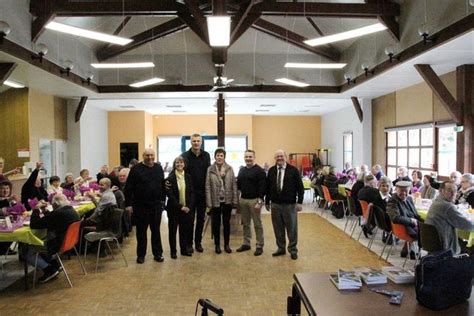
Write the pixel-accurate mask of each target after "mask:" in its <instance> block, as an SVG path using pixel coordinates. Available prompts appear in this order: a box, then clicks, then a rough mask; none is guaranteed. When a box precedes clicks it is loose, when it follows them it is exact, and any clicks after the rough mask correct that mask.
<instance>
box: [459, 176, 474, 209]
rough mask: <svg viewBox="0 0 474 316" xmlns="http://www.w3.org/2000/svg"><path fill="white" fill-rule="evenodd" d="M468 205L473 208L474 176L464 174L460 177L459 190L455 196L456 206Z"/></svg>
mask: <svg viewBox="0 0 474 316" xmlns="http://www.w3.org/2000/svg"><path fill="white" fill-rule="evenodd" d="M466 203H467V204H469V205H470V206H471V207H474V175H473V174H472V173H465V174H463V175H462V177H461V188H460V189H459V191H458V194H457V195H456V204H466Z"/></svg>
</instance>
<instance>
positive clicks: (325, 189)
mask: <svg viewBox="0 0 474 316" xmlns="http://www.w3.org/2000/svg"><path fill="white" fill-rule="evenodd" d="M321 188H322V189H323V195H324V200H325V202H324V206H323V208H322V209H321V216H323V213H324V211H325V210H326V208H327V207H328V206H329V208H327V210H331V207H332V206H333V205H334V204H339V203H342V207H343V208H344V212H345V210H346V207H345V205H344V200H335V199H333V198H332V197H331V193H330V192H329V189H328V187H327V186H325V185H321Z"/></svg>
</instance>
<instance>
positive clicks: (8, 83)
mask: <svg viewBox="0 0 474 316" xmlns="http://www.w3.org/2000/svg"><path fill="white" fill-rule="evenodd" d="M3 84H4V85H6V86H9V87H12V88H17V89H21V88H24V87H25V86H24V85H22V84H20V83H18V82H15V81H11V80H5V81H4V82H3Z"/></svg>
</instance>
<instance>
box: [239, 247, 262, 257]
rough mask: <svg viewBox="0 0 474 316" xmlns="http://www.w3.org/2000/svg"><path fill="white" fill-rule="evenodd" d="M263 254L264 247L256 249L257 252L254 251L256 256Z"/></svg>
mask: <svg viewBox="0 0 474 316" xmlns="http://www.w3.org/2000/svg"><path fill="white" fill-rule="evenodd" d="M237 251H238V250H237ZM262 254H263V248H261V247H259V248H257V249H255V252H254V253H253V255H254V256H261V255H262Z"/></svg>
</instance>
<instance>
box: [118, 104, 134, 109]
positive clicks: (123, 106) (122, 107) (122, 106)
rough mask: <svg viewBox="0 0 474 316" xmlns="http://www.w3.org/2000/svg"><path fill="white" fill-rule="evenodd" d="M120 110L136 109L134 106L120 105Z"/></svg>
mask: <svg viewBox="0 0 474 316" xmlns="http://www.w3.org/2000/svg"><path fill="white" fill-rule="evenodd" d="M119 108H121V109H134V108H135V107H134V106H133V105H120V106H119Z"/></svg>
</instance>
